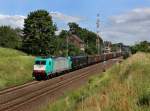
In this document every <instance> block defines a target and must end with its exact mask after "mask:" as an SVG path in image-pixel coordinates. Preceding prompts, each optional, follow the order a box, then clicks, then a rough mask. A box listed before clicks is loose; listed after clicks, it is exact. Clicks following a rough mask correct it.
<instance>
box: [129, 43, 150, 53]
mask: <svg viewBox="0 0 150 111" xmlns="http://www.w3.org/2000/svg"><path fill="white" fill-rule="evenodd" d="M131 51H132V53H133V54H134V53H136V52H146V53H150V42H148V41H142V42H140V43H137V44H135V45H133V46H131Z"/></svg>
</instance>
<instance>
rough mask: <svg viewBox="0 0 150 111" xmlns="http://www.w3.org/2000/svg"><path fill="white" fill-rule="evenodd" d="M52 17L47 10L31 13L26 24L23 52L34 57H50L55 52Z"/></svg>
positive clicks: (54, 29) (54, 27) (54, 28)
mask: <svg viewBox="0 0 150 111" xmlns="http://www.w3.org/2000/svg"><path fill="white" fill-rule="evenodd" d="M55 31H56V25H55V24H53V21H52V17H51V16H50V15H49V13H48V12H47V11H45V10H37V11H34V12H31V13H30V14H29V15H28V17H27V19H25V23H24V30H23V32H24V37H23V47H22V48H23V50H24V51H25V52H27V53H29V54H33V55H49V54H51V55H52V54H54V51H55V46H54V42H55Z"/></svg>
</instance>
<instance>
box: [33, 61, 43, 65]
mask: <svg viewBox="0 0 150 111" xmlns="http://www.w3.org/2000/svg"><path fill="white" fill-rule="evenodd" d="M35 64H36V65H45V64H46V61H36V62H35Z"/></svg>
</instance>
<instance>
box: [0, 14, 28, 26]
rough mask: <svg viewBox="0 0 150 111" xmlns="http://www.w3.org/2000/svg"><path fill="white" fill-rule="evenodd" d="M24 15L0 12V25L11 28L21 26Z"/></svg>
mask: <svg viewBox="0 0 150 111" xmlns="http://www.w3.org/2000/svg"><path fill="white" fill-rule="evenodd" d="M24 18H25V16H21V15H14V16H11V15H2V14H0V26H2V25H9V26H11V27H13V28H17V27H19V28H23V24H24Z"/></svg>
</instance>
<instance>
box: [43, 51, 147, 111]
mask: <svg viewBox="0 0 150 111" xmlns="http://www.w3.org/2000/svg"><path fill="white" fill-rule="evenodd" d="M149 83H150V54H144V53H138V54H136V55H133V56H132V57H130V58H129V59H127V60H126V61H124V62H123V63H122V64H116V65H115V66H113V67H112V68H111V69H110V70H108V71H107V72H105V73H104V74H102V75H101V76H96V77H92V78H91V79H90V80H89V82H88V84H87V85H86V86H85V87H83V88H81V89H79V90H76V91H73V92H69V93H67V94H65V95H64V97H62V98H61V99H60V100H58V101H56V102H54V103H51V104H49V105H48V106H47V107H45V108H42V109H41V111H149V109H150V85H149Z"/></svg>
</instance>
